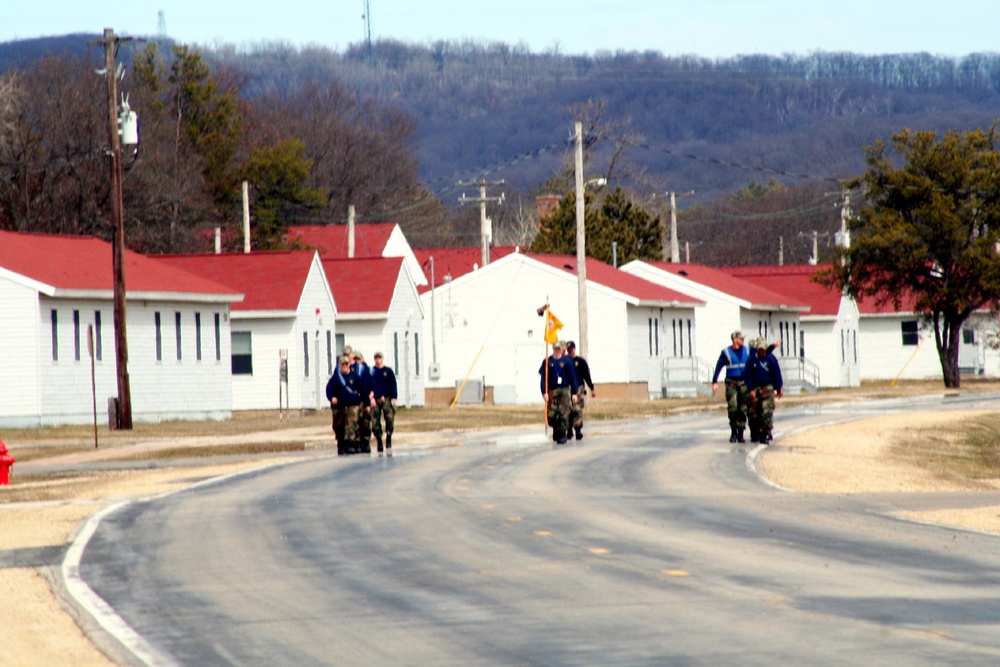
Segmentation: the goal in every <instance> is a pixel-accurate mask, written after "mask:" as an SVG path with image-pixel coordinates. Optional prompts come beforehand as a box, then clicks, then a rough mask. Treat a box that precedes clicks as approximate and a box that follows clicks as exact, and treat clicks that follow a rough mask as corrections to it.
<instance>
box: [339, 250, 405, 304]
mask: <svg viewBox="0 0 1000 667" xmlns="http://www.w3.org/2000/svg"><path fill="white" fill-rule="evenodd" d="M402 267H403V258H402V257H378V258H369V259H324V260H323V270H324V271H326V280H327V282H328V283H330V289H331V290H332V291H333V298H334V300H335V301H336V302H337V312H339V313H387V312H389V306H390V305H391V304H392V297H393V295H394V294H395V292H396V282H397V281H398V280H399V272H400V270H402Z"/></svg>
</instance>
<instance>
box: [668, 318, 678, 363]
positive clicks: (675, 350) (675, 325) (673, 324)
mask: <svg viewBox="0 0 1000 667" xmlns="http://www.w3.org/2000/svg"><path fill="white" fill-rule="evenodd" d="M670 327H671V329H673V332H674V356H675V357H676V356H677V320H670Z"/></svg>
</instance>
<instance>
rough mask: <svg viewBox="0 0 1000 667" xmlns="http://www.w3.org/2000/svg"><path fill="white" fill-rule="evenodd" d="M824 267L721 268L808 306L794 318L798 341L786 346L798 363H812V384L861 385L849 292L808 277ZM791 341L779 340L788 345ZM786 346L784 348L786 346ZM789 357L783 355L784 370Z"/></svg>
mask: <svg viewBox="0 0 1000 667" xmlns="http://www.w3.org/2000/svg"><path fill="white" fill-rule="evenodd" d="M826 268H829V265H820V266H816V265H811V264H796V265H787V264H786V265H783V266H772V265H765V266H734V267H729V268H727V269H725V270H726V271H727V272H729V273H731V274H732V275H733V276H735V277H736V278H738V279H740V280H745V281H749V282H751V283H754V284H756V285H759V286H761V287H763V288H765V289H768V290H771V291H772V292H776V293H778V292H780V293H781V294H785V295H787V296H788V297H789V298H791V299H793V300H794V301H796V302H799V303H805V304H808V305H809V310H808V311H807V312H803V313H801V314H800V316H799V329H798V340H797V341H795V344H794V345H792V346H791V348H790V349H792V350H793V351H794V352H795V353H797V354H798V356H799V360H800V362H804V360H806V359H808V361H809V362H810V363H811V364H815V370H816V371H817V373H816V376H815V377H816V378H817V380H818V382H816V383H811V384H813V386H816V387H857V386H859V385H860V384H861V374H862V368H861V356H860V350H859V343H860V341H859V336H860V332H859V323H858V322H859V313H858V305H857V303H856V302H855V301H854V299H852V298H851V297H849V296H845V295H844V294H842V293H840V292H839V291H837V290H832V289H827V288H826V287H824V286H823V285H821V284H819V283H817V282H815V281H814V280H813V279H812V278H813V276H815V275H816V273H817V272H818V271H820V270H822V269H826ZM791 342H792V341H784V340H782V343H788V344H791ZM786 349H787V346H786ZM795 363H796V362H795V360H794V359H792V358H788V357H786V358H785V359H784V364H783V366H782V368H783V369H784V370H785V372H786V374H788V370H792V368H790V367H792V366H793V365H794V364H795Z"/></svg>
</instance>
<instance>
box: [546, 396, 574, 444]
mask: <svg viewBox="0 0 1000 667" xmlns="http://www.w3.org/2000/svg"><path fill="white" fill-rule="evenodd" d="M572 410H573V398H572V395H571V394H570V393H569V387H559V388H558V389H549V410H548V419H549V426H551V427H552V431H553V435H555V437H557V438H558V437H565V436H566V434H567V433H568V432H569V425H570V413H571V412H572Z"/></svg>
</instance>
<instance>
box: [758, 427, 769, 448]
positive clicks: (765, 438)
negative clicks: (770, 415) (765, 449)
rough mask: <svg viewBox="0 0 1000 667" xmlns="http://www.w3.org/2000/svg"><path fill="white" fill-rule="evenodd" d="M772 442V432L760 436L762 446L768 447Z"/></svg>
mask: <svg viewBox="0 0 1000 667" xmlns="http://www.w3.org/2000/svg"><path fill="white" fill-rule="evenodd" d="M770 442H771V431H769V430H768V431H764V432H763V433H761V434H760V444H762V445H767V444H770Z"/></svg>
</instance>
